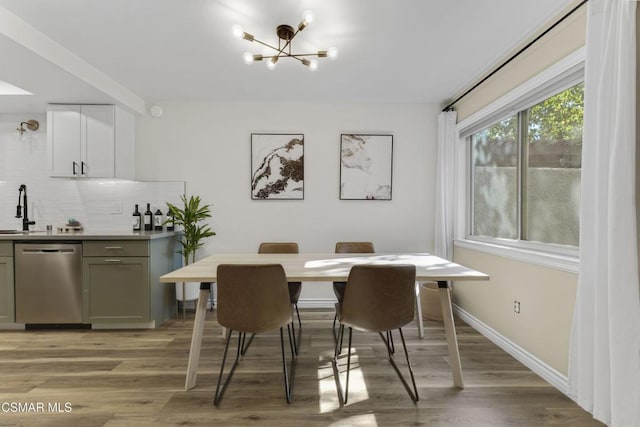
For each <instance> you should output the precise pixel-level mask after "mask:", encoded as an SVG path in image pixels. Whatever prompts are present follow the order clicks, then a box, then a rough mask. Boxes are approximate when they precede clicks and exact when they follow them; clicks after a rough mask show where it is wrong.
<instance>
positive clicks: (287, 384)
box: [280, 325, 295, 403]
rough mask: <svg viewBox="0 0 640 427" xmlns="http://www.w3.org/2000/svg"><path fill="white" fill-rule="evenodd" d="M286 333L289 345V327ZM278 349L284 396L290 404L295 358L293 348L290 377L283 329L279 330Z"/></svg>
mask: <svg viewBox="0 0 640 427" xmlns="http://www.w3.org/2000/svg"><path fill="white" fill-rule="evenodd" d="M287 332H288V333H289V344H290V345H291V342H292V340H291V331H290V329H289V325H287ZM280 349H281V350H282V372H283V374H284V395H285V397H286V399H287V403H291V401H292V400H293V369H294V366H295V356H294V352H293V347H292V348H291V350H292V351H291V375H289V371H288V370H287V357H286V355H285V351H284V332H283V328H280Z"/></svg>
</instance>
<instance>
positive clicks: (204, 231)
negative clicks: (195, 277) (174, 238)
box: [165, 194, 216, 317]
mask: <svg viewBox="0 0 640 427" xmlns="http://www.w3.org/2000/svg"><path fill="white" fill-rule="evenodd" d="M181 199H182V204H183V207H182V208H179V207H177V206H175V205H172V204H171V203H167V206H168V207H169V212H171V215H172V216H173V222H174V224H175V225H177V226H179V227H182V237H181V239H180V245H181V246H182V249H181V250H179V251H178V253H180V254H182V257H183V259H184V265H189V263H190V262H195V260H196V251H197V250H198V248H201V247H202V246H203V245H204V243H203V239H205V238H207V237H211V236H215V235H216V233H215V232H214V231H212V230H211V228H210V227H209V224H207V223H203V221H205V220H206V219H207V218H210V217H211V210H210V205H202V206H201V200H200V196H191V197H189V198H188V199H187V196H186V195H184V194H183V195H182V197H181ZM171 220H172V219H171V218H168V219H167V220H166V221H165V223H167V222H170V221H171ZM199 290H200V284H199V283H189V282H187V283H183V284H182V289H179V284H178V283H176V295H180V291H182V292H181V293H182V315H183V317H184V316H185V310H184V302H185V301H187V300H192V299H197V298H198V293H199ZM178 299H180V298H179V297H178Z"/></svg>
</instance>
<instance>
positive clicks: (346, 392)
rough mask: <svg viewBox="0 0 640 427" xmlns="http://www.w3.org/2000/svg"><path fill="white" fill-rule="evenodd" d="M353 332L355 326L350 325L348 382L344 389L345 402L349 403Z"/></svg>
mask: <svg viewBox="0 0 640 427" xmlns="http://www.w3.org/2000/svg"><path fill="white" fill-rule="evenodd" d="M352 333H353V328H351V327H349V350H348V352H347V384H346V387H345V389H344V404H345V405H346V404H347V399H349V371H350V370H351V335H352Z"/></svg>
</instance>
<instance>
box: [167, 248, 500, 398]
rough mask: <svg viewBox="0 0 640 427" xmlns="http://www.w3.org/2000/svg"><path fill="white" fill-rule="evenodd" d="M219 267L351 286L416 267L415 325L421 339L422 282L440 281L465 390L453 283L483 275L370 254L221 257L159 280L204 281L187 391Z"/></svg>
mask: <svg viewBox="0 0 640 427" xmlns="http://www.w3.org/2000/svg"><path fill="white" fill-rule="evenodd" d="M220 264H281V265H282V267H283V268H284V271H285V274H286V277H287V280H288V281H290V282H303V286H305V285H304V284H305V283H308V282H312V283H313V282H316V283H317V282H347V280H348V277H349V272H350V270H351V267H353V266H354V265H361V264H366V265H394V264H395V265H397V264H413V265H415V267H416V321H417V324H418V325H417V326H418V332H419V336H420V338H423V337H424V329H423V323H422V310H421V307H420V297H419V289H420V286H419V285H420V283H424V282H437V283H438V289H439V296H440V305H441V307H442V315H443V322H444V329H445V335H446V339H447V348H448V354H449V365H450V367H451V372H452V376H453V383H454V385H455V386H456V387H459V388H464V381H463V377H462V366H461V364H460V353H459V350H458V340H457V336H456V328H455V323H454V320H453V311H452V307H451V293H450V291H449V288H450V283H451V282H453V281H487V280H489V276H488V275H487V274H484V273H482V272H479V271H476V270H473V269H471V268H467V267H465V266H462V265H459V264H456V263H454V262H452V261H449V260H446V259H443V258H440V257H438V256H435V255H432V254H429V253H375V254H371V253H367V254H364V253H362V254H354V253H350V254H335V253H316V254H304V253H301V254H255V253H252V254H216V255H211V256H208V257H206V258H203V259H201V260H199V261H196V262H194V263H192V264H189V265H187V266H184V267H182V268H179V269H177V270H175V271H172V272H170V273H167V274H165V275H163V276H161V277H160V282H161V283H179V282H200V293H199V296H198V301H197V305H196V313H195V318H194V323H193V332H192V336H191V347H190V350H189V360H188V365H187V374H186V379H185V390H190V389H192V388H193V387H195V385H196V378H197V370H198V364H199V362H200V348H201V343H202V335H203V331H204V324H205V316H206V312H207V301H208V300H209V293H210V288H211V284H212V283H215V282H216V274H217V269H218V265H220Z"/></svg>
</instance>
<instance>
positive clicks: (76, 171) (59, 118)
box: [47, 104, 135, 179]
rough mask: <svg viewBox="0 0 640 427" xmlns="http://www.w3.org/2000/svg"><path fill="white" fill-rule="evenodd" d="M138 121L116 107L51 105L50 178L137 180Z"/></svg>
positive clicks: (48, 114) (49, 114) (49, 110)
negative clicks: (136, 124)
mask: <svg viewBox="0 0 640 427" xmlns="http://www.w3.org/2000/svg"><path fill="white" fill-rule="evenodd" d="M134 120H135V119H134V117H133V115H132V114H130V113H128V112H126V111H124V110H122V109H121V108H119V107H116V106H114V105H67V104H50V105H49V107H48V109H47V129H48V130H47V161H48V166H49V175H50V176H52V177H70V178H82V177H87V178H123V179H133V178H134V150H135V147H134V141H135V139H134V132H135V124H134Z"/></svg>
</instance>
